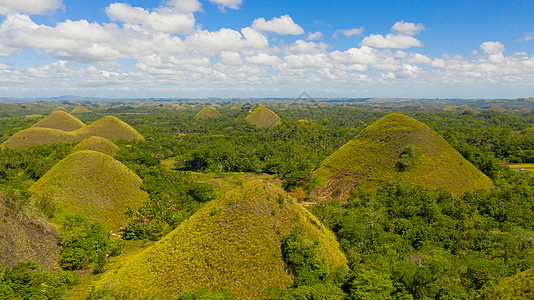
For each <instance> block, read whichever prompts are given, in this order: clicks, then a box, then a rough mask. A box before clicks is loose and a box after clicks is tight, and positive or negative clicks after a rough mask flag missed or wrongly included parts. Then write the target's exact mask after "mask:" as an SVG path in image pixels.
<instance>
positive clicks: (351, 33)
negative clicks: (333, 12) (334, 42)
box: [332, 26, 364, 38]
mask: <svg viewBox="0 0 534 300" xmlns="http://www.w3.org/2000/svg"><path fill="white" fill-rule="evenodd" d="M363 30H364V29H363V26H362V27H360V28H352V29H340V30H337V31H336V32H334V34H333V35H332V37H334V38H337V37H338V33H341V34H342V35H344V36H346V37H351V36H355V35H360V34H362V33H363Z"/></svg>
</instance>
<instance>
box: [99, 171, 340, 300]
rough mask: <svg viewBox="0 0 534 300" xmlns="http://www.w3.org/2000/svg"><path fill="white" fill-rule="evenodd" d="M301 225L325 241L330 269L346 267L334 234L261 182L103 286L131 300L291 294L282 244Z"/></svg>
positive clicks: (223, 201) (200, 216) (195, 219)
mask: <svg viewBox="0 0 534 300" xmlns="http://www.w3.org/2000/svg"><path fill="white" fill-rule="evenodd" d="M294 226H301V227H302V228H303V230H304V232H306V233H307V234H310V235H311V236H313V237H314V238H315V239H316V240H317V241H318V243H319V246H320V248H321V249H322V252H321V253H320V255H321V256H322V257H323V258H324V259H325V260H326V262H327V263H328V265H331V266H344V267H346V259H345V257H344V255H343V253H342V252H341V251H340V250H339V246H338V243H337V241H336V239H335V236H334V235H333V233H332V232H331V231H329V230H328V229H327V228H326V227H325V226H322V225H321V223H320V222H319V221H318V220H317V219H316V218H315V217H314V216H313V215H312V214H311V213H310V212H308V211H307V210H306V209H305V208H303V207H302V206H301V205H300V204H298V203H296V201H295V200H294V199H292V198H290V197H288V196H287V194H286V193H285V192H284V191H283V190H282V189H280V188H278V187H276V186H274V185H272V184H270V183H267V182H265V181H262V180H258V181H251V182H248V183H246V184H243V185H242V186H240V187H238V188H236V189H234V190H232V191H229V192H227V193H225V194H224V195H222V196H220V197H218V198H217V199H215V200H212V201H211V202H210V203H208V204H206V206H204V207H203V208H202V209H200V210H199V211H198V212H197V213H195V214H194V215H193V216H191V217H190V218H189V219H188V220H186V221H184V222H183V223H182V224H181V225H180V226H178V228H176V229H175V230H174V231H172V232H171V233H169V234H168V235H167V236H165V237H164V238H163V239H161V240H160V241H158V242H157V243H156V244H154V245H153V246H151V247H149V248H147V249H146V250H144V251H143V252H141V253H139V254H137V255H133V256H130V257H128V258H126V259H125V260H124V261H123V263H122V265H121V266H120V267H119V268H118V269H117V270H110V271H109V272H108V273H107V274H104V277H103V279H101V280H100V281H99V282H98V284H99V285H106V286H107V285H109V283H111V282H113V285H114V289H115V290H116V291H118V292H120V293H121V295H123V296H125V297H126V298H130V299H133V298H140V297H142V296H144V295H152V296H167V297H168V296H170V295H174V294H177V293H179V292H180V291H181V290H185V289H187V290H196V289H199V288H205V289H207V290H210V291H223V290H227V291H230V292H232V293H234V295H235V297H236V299H250V298H252V297H259V298H261V297H262V296H264V295H265V292H266V289H267V288H268V287H271V286H276V287H279V288H286V287H288V285H289V284H290V283H291V281H292V275H291V274H290V273H288V269H287V267H286V265H285V263H284V261H283V259H282V252H281V242H282V239H283V237H284V236H286V235H288V234H289V233H290V231H291V229H292V228H293V227H294Z"/></svg>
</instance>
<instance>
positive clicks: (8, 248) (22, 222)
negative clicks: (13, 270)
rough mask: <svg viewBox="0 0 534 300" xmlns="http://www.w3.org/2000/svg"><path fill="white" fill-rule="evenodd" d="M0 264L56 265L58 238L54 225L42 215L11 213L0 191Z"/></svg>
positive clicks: (48, 266) (8, 265) (4, 265)
mask: <svg viewBox="0 0 534 300" xmlns="http://www.w3.org/2000/svg"><path fill="white" fill-rule="evenodd" d="M0 237H1V238H0V265H1V266H3V267H12V266H14V265H16V264H17V263H21V262H27V261H37V262H39V263H41V264H42V265H43V266H45V267H47V268H53V267H56V266H57V259H58V257H59V251H60V246H59V244H60V238H59V233H58V231H57V230H56V228H55V227H54V226H53V225H52V224H49V223H48V222H47V221H46V220H44V219H43V218H40V217H37V216H33V215H28V214H27V212H19V213H14V212H13V210H12V209H10V208H9V205H8V204H7V199H5V198H4V197H3V195H2V194H1V193H0Z"/></svg>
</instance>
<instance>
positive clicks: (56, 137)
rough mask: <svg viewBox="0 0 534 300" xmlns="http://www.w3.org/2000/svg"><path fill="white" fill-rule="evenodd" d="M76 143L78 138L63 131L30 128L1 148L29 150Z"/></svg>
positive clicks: (19, 133)
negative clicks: (44, 146) (36, 147)
mask: <svg viewBox="0 0 534 300" xmlns="http://www.w3.org/2000/svg"><path fill="white" fill-rule="evenodd" d="M75 141H76V137H75V136H74V135H73V134H71V133H69V132H66V131H63V130H59V129H50V128H43V127H30V128H28V129H24V130H21V131H19V132H17V133H15V134H14V135H12V136H11V137H10V138H9V139H7V140H6V141H5V142H3V143H2V144H1V145H0V147H5V148H12V149H14V148H22V149H27V148H30V147H35V146H41V145H48V144H59V143H72V142H75Z"/></svg>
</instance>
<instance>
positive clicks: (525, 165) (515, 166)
mask: <svg viewBox="0 0 534 300" xmlns="http://www.w3.org/2000/svg"><path fill="white" fill-rule="evenodd" d="M506 165H507V166H508V167H510V169H514V170H521V169H525V170H526V171H530V172H534V163H521V164H506Z"/></svg>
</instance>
